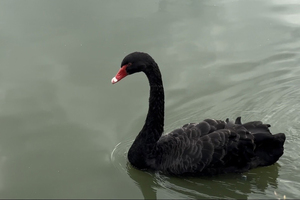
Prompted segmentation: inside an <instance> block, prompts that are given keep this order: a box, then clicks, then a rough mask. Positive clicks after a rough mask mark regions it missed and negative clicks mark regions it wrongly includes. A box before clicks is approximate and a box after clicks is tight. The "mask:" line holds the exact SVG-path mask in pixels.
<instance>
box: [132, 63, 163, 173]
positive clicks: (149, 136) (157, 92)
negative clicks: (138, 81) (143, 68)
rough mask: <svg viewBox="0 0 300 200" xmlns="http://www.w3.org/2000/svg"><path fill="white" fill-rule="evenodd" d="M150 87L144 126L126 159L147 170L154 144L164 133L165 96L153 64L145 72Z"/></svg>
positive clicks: (156, 69)
mask: <svg viewBox="0 0 300 200" xmlns="http://www.w3.org/2000/svg"><path fill="white" fill-rule="evenodd" d="M145 74H146V76H147V77H148V80H149V85H150V97H149V109H148V114H147V117H146V121H145V125H144V126H143V128H142V130H141V131H140V133H139V134H138V135H137V137H136V138H135V140H134V142H133V144H132V146H131V147H130V149H129V151H128V159H129V161H130V163H131V164H132V165H134V166H135V167H137V168H139V169H143V168H148V167H149V163H147V159H150V157H152V156H153V153H154V152H155V145H156V142H157V141H158V140H159V138H160V137H161V134H162V133H163V131H164V106H165V99H164V98H165V96H164V88H163V84H162V79H161V74H160V71H159V69H158V66H157V65H156V63H155V66H153V68H152V70H151V71H150V72H145Z"/></svg>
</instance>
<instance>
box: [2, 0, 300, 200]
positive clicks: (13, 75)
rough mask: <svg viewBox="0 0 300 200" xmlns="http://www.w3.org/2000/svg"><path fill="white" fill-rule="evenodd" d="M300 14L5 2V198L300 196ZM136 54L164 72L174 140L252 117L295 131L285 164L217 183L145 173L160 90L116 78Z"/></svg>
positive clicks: (227, 4) (179, 4) (196, 6)
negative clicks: (189, 131)
mask: <svg viewBox="0 0 300 200" xmlns="http://www.w3.org/2000/svg"><path fill="white" fill-rule="evenodd" d="M299 13H300V3H299V1H295V0H286V1H280V0H265V1H254V0H253V1H234V0H222V1H214V0H213V1H212V0H206V1H198V0H189V1H175V0H165V1H158V0H157V1H153V0H151V1H150V0H149V1H138V0H135V1H134V0H127V1H116V0H113V1H111V0H102V1H92V0H88V1H76V0H63V1H60V0H51V1H50V0H48V1H46V0H24V1H16V0H2V1H0V30H1V31H0V127H1V129H0V197H1V198H77V199H78V198H114V199H115V198H139V199H141V198H159V199H163V198H168V199H170V198H174V199H181V198H182V199H186V198H192V199H193V198H206V199H209V198H239V199H247V198H248V199H263V198H267V199H271V198H272V199H274V198H275V199H279V198H280V199H283V198H284V197H285V198H288V199H293V198H299V197H300V196H299V190H300V184H299V182H300V176H299V174H300V169H299V167H298V166H300V161H299V153H298V152H299V151H300V137H299V136H298V135H299V131H300V125H299V121H300V117H299V110H300V102H299V96H300V90H299V85H300V78H299V77H300V67H299V63H300V62H299V59H300V56H299V49H300V42H299V41H300V40H299V37H300V15H299ZM132 51H145V52H148V53H149V54H150V55H152V56H153V57H154V59H155V60H156V61H157V63H158V64H159V66H160V68H161V71H162V74H163V80H164V86H165V95H166V119H165V124H166V126H165V131H166V132H168V131H171V130H173V129H175V128H178V127H180V126H181V125H183V124H184V123H187V122H198V121H200V120H203V119H205V118H210V117H211V118H216V119H225V118H227V117H229V118H234V117H237V116H242V120H243V121H249V120H262V121H264V122H265V123H270V124H272V128H271V130H272V132H275V133H277V132H284V133H286V136H287V141H286V143H285V153H284V155H283V156H282V157H281V159H280V160H279V161H278V162H277V163H276V164H275V165H273V166H269V167H264V168H258V169H254V170H251V171H249V172H247V173H244V174H234V175H232V174H231V175H220V176H217V177H213V178H204V177H198V178H196V177H194V178H188V177H186V178H176V177H170V176H166V175H163V174H160V173H148V172H142V171H138V170H136V169H134V168H132V167H131V166H130V165H129V164H128V162H127V159H126V153H127V151H128V149H129V147H130V145H131V143H132V141H133V139H134V138H135V136H136V134H137V133H138V131H139V130H140V128H141V127H142V125H143V122H144V120H145V116H146V112H147V109H148V108H147V101H148V100H147V99H148V93H149V88H148V83H147V81H146V79H145V76H144V75H142V74H137V75H134V76H129V77H126V78H125V79H124V80H122V81H121V82H120V83H118V84H116V85H111V83H110V80H111V78H112V77H113V76H114V75H115V74H116V72H117V71H118V70H119V67H120V62H121V60H122V59H123V57H124V56H125V55H127V54H128V53H130V52H132Z"/></svg>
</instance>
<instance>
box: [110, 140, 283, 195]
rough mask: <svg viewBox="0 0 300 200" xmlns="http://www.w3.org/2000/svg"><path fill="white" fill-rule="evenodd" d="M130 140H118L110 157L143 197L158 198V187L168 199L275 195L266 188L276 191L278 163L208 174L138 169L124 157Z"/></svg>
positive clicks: (130, 142)
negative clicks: (229, 172)
mask: <svg viewBox="0 0 300 200" xmlns="http://www.w3.org/2000/svg"><path fill="white" fill-rule="evenodd" d="M131 144H132V141H128V142H124V143H119V144H118V145H117V146H116V148H115V149H114V151H113V152H112V154H111V160H112V163H113V165H114V166H115V168H116V169H118V170H119V172H121V173H127V174H128V175H129V176H130V178H131V179H132V180H133V181H134V183H135V184H136V186H137V187H138V188H139V190H140V191H141V193H142V195H143V197H144V198H145V199H157V198H159V196H158V195H157V193H158V191H160V190H164V192H165V193H166V194H165V197H166V198H169V199H172V198H183V199H185V198H195V199H199V198H205V199H216V198H234V199H247V198H248V197H249V195H251V194H252V193H253V191H256V194H260V195H263V196H265V197H266V198H270V199H271V198H277V196H276V195H275V194H274V193H270V192H269V191H274V192H275V193H276V194H277V192H276V190H277V187H278V180H277V178H278V176H279V173H278V172H279V170H280V165H279V164H278V163H276V164H274V165H272V166H268V167H261V168H257V169H254V170H251V171H249V172H246V173H243V174H223V175H218V176H211V177H175V176H167V175H164V174H161V173H159V172H147V171H141V170H138V169H135V168H134V167H132V165H130V164H129V162H128V161H127V151H128V149H129V147H130V145H131ZM266 190H269V191H266ZM278 195H279V194H278Z"/></svg>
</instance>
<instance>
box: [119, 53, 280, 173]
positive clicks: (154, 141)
mask: <svg viewBox="0 0 300 200" xmlns="http://www.w3.org/2000/svg"><path fill="white" fill-rule="evenodd" d="M129 63H130V67H128V68H129V69H128V70H129V71H130V70H131V71H130V73H129V71H128V72H127V73H128V74H133V73H136V72H144V73H145V74H146V76H147V78H148V80H149V84H150V98H149V110H148V114H147V118H146V121H145V125H144V126H143V128H142V130H141V131H140V133H139V134H138V135H137V137H136V139H135V141H134V142H133V144H132V146H131V148H130V149H129V152H128V160H129V162H130V163H131V164H132V165H133V166H135V167H136V168H138V169H148V170H150V169H151V170H159V171H162V172H165V173H170V174H176V175H184V174H194V175H213V174H219V173H232V172H233V173H239V172H244V171H247V170H249V169H252V168H254V167H258V166H267V165H272V164H274V163H275V162H276V161H277V160H278V159H279V158H280V157H281V156H282V154H283V150H284V149H283V145H284V142H285V135H284V133H278V134H274V135H273V134H272V133H271V132H270V130H269V127H270V125H269V124H263V123H262V122H261V121H252V122H248V123H245V124H243V123H242V121H241V117H238V118H236V120H235V122H231V121H229V119H226V120H225V121H222V120H214V119H206V120H204V121H202V122H200V123H189V124H185V125H184V126H183V127H181V128H179V129H176V130H174V131H172V132H171V133H169V134H166V135H163V136H161V135H162V133H163V126H164V90H163V83H162V80H161V74H160V71H159V68H158V65H157V64H156V62H155V61H154V60H153V59H152V58H151V56H149V55H148V54H145V53H141V52H134V53H132V54H129V55H128V56H126V57H125V58H124V60H123V62H122V66H123V65H127V64H129Z"/></svg>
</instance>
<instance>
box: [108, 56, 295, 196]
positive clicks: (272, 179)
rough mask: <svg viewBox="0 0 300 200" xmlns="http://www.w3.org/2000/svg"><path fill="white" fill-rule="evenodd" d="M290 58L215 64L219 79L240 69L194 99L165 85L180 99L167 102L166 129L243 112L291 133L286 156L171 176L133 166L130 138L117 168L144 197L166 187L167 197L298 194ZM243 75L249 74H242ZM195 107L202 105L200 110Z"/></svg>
mask: <svg viewBox="0 0 300 200" xmlns="http://www.w3.org/2000/svg"><path fill="white" fill-rule="evenodd" d="M291 62H295V54H292V53H291V54H287V53H282V54H278V55H275V56H272V57H269V58H266V59H263V60H261V61H258V62H256V63H252V64H251V63H248V64H246V65H245V64H243V63H233V64H228V65H224V64H220V65H216V66H214V69H213V70H214V71H218V72H219V73H216V72H215V74H214V76H216V77H218V76H220V75H221V74H222V73H225V72H226V71H228V70H231V71H234V72H235V73H231V74H229V75H228V76H227V78H224V79H223V84H219V85H218V87H221V91H217V92H213V93H211V92H209V91H208V92H207V93H206V94H205V93H204V94H203V93H202V94H201V95H200V94H199V96H196V97H195V96H193V94H189V95H190V98H189V97H187V96H186V95H185V96H184V97H183V96H182V95H179V94H178V93H182V92H183V91H182V90H178V89H176V88H171V89H168V88H166V94H167V95H166V96H167V100H168V94H169V95H170V96H172V95H176V96H177V98H176V99H172V101H170V103H169V104H168V101H167V104H166V107H167V108H166V110H167V116H166V121H167V123H166V124H167V125H166V127H165V130H166V131H165V132H169V131H171V130H173V129H174V128H177V127H179V126H181V125H183V124H184V123H185V122H193V121H194V122H197V121H200V120H202V119H205V118H208V117H210V116H213V115H214V116H215V117H217V118H220V119H225V118H226V117H231V116H232V117H236V116H242V119H243V118H244V121H248V120H262V121H263V122H265V123H270V124H272V131H273V132H274V133H275V132H276V133H277V132H280V131H281V132H285V133H286V134H287V141H286V144H285V154H284V156H283V157H282V158H281V159H280V160H279V162H278V163H276V164H275V165H272V166H269V167H263V168H257V169H254V170H251V171H249V172H247V173H243V174H230V175H219V176H215V177H213V178H212V177H198V178H196V177H170V176H166V175H163V174H161V173H159V172H144V171H139V170H136V169H134V168H133V167H132V166H131V165H130V164H129V163H128V161H127V152H128V149H129V148H130V146H131V144H132V142H133V141H132V140H131V141H123V142H121V143H119V144H118V145H116V147H115V148H114V150H113V152H112V153H111V161H112V163H113V165H114V167H115V168H116V169H118V171H119V172H120V173H122V174H128V175H129V176H130V177H131V178H132V179H133V180H134V182H135V184H136V185H137V186H138V188H139V189H140V190H141V192H142V193H143V196H144V198H151V199H155V198H159V194H160V192H159V191H160V190H164V198H165V197H166V198H207V199H209V198H212V199H214V198H238V199H247V198H261V196H262V195H263V196H265V197H266V198H273V199H274V198H277V199H283V198H289V197H295V196H297V195H298V189H299V188H300V185H299V183H298V181H297V180H298V179H299V177H298V175H296V176H295V175H292V174H295V170H296V171H299V168H298V167H297V166H300V162H299V155H298V153H297V152H299V151H300V149H299V146H300V138H299V130H300V126H299V123H298V122H299V115H298V113H299V110H300V104H299V103H298V101H299V96H300V90H299V89H298V87H299V85H300V70H299V68H295V67H294V65H292V64H291ZM261 65H264V68H261ZM237 66H241V67H242V68H243V69H242V70H241V69H239V70H235V69H238V68H237ZM247 66H248V67H247ZM249 66H250V67H249ZM281 66H284V67H281ZM241 76H243V77H248V78H246V79H244V78H240V77H241ZM182 84H183V85H185V84H184V83H182ZM185 94H186V93H185ZM208 99H218V101H219V102H222V104H214V102H213V101H212V102H211V103H209V101H208ZM183 102H185V103H183ZM224 105H226V106H224ZM196 106H198V107H199V109H198V110H196V111H195V109H194V108H195V107H196ZM173 108H175V109H174V110H175V111H176V113H175V111H174V110H172V109H173ZM190 108H193V112H190V111H192V110H191V109H190ZM233 108H234V109H233ZM168 109H170V111H168ZM172 112H174V113H175V114H173V113H172ZM178 113H180V114H178ZM168 114H169V115H168ZM168 121H170V122H168ZM136 132H138V130H136ZM279 185H280V186H279ZM157 196H158V197H157Z"/></svg>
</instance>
